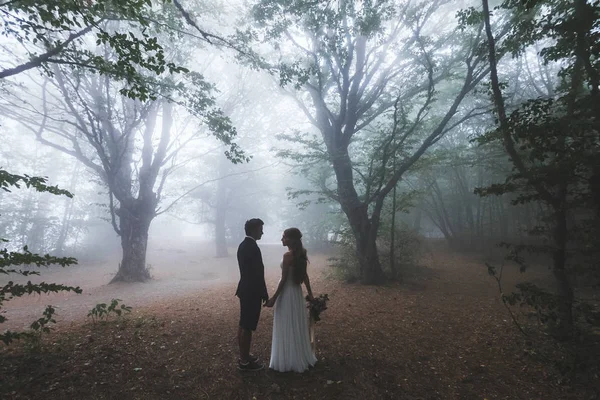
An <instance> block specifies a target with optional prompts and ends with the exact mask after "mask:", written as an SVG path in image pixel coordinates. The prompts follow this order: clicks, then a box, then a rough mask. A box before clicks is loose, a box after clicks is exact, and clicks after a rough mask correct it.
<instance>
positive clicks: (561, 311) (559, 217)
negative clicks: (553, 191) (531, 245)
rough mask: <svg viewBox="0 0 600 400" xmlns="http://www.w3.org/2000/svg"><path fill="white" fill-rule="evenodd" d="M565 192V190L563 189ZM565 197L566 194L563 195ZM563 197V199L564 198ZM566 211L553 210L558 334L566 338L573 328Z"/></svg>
mask: <svg viewBox="0 0 600 400" xmlns="http://www.w3.org/2000/svg"><path fill="white" fill-rule="evenodd" d="M565 192H566V191H565ZM564 197H566V196H564ZM564 197H563V199H564ZM567 236H568V231H567V212H566V209H565V207H564V202H563V206H562V207H560V208H558V209H557V210H556V211H555V228H554V246H555V250H554V254H553V261H554V265H553V273H554V277H555V278H556V285H557V287H556V289H557V293H558V307H557V308H558V309H557V311H558V325H557V329H558V332H557V333H558V336H559V337H561V338H567V337H569V336H570V334H571V331H572V329H573V289H572V288H571V284H570V282H569V277H568V274H567V270H566V264H567V249H566V247H567Z"/></svg>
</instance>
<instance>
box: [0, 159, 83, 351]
mask: <svg viewBox="0 0 600 400" xmlns="http://www.w3.org/2000/svg"><path fill="white" fill-rule="evenodd" d="M46 182H47V178H44V177H30V176H28V175H24V176H21V175H16V174H11V173H9V172H8V171H6V170H4V169H0V187H1V188H2V189H3V190H5V191H7V192H10V189H9V188H10V187H16V188H19V187H20V186H19V185H20V184H24V185H26V186H27V187H31V188H33V189H35V190H36V191H37V192H48V193H52V194H55V195H65V196H69V197H72V196H73V195H72V194H71V193H69V192H68V191H66V190H62V189H59V188H58V187H56V186H49V185H47V184H46ZM0 242H4V243H6V242H8V240H6V239H2V238H0ZM32 264H34V265H35V266H37V267H42V266H45V267H48V266H50V265H55V264H58V265H60V266H62V267H65V266H68V265H73V264H77V260H75V259H74V258H72V257H54V256H51V255H49V254H45V255H40V254H34V253H32V252H30V251H29V250H28V249H27V246H25V247H24V248H23V251H22V252H14V251H8V249H6V248H3V249H0V274H6V275H9V274H16V275H21V276H29V275H40V273H39V271H31V270H26V269H21V268H15V267H16V266H29V265H32ZM57 292H75V293H81V289H80V288H79V287H73V286H66V285H61V284H56V283H46V282H41V283H32V282H31V281H28V282H27V283H25V284H21V283H15V282H13V281H9V282H8V283H7V284H6V285H4V286H3V287H0V311H2V308H3V306H4V303H6V302H8V301H10V300H11V299H13V298H15V297H21V296H23V295H25V294H33V293H37V294H42V293H57ZM54 311H55V310H54V308H53V307H52V306H47V307H46V310H45V311H44V313H43V316H42V317H41V318H40V319H38V320H37V321H34V322H33V324H32V325H31V329H32V330H33V331H34V332H38V334H39V335H41V333H43V332H49V330H50V327H49V326H48V324H49V323H54V322H55V321H54V319H53V315H54ZM5 321H6V317H5V316H4V315H2V314H0V323H3V322H5ZM26 336H30V334H29V333H22V332H11V331H6V332H4V333H2V334H0V340H2V341H3V342H4V343H5V344H10V343H11V342H12V341H13V340H16V339H20V338H22V337H26Z"/></svg>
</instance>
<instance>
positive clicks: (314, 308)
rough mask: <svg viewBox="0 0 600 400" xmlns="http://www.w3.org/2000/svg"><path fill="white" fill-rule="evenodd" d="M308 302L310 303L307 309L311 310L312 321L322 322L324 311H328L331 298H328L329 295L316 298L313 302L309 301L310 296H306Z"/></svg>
mask: <svg viewBox="0 0 600 400" xmlns="http://www.w3.org/2000/svg"><path fill="white" fill-rule="evenodd" d="M306 301H308V305H307V306H306V308H308V309H309V310H310V316H311V319H312V320H313V321H315V322H317V321H319V320H321V317H320V316H319V315H320V314H321V313H322V312H323V311H325V310H327V302H328V301H329V296H327V294H322V295H320V296H319V297H316V298H314V299H313V300H312V301H311V300H309V299H308V296H306Z"/></svg>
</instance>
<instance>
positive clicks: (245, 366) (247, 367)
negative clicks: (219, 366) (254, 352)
mask: <svg viewBox="0 0 600 400" xmlns="http://www.w3.org/2000/svg"><path fill="white" fill-rule="evenodd" d="M264 367H265V366H264V365H263V364H261V363H259V362H257V361H248V362H247V363H243V362H241V361H238V369H239V370H241V371H260V370H261V369H263V368H264Z"/></svg>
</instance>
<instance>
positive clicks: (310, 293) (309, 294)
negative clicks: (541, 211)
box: [304, 272, 314, 300]
mask: <svg viewBox="0 0 600 400" xmlns="http://www.w3.org/2000/svg"><path fill="white" fill-rule="evenodd" d="M304 285H305V286H306V291H307V292H308V299H309V300H313V299H314V297H313V292H312V289H311V287H310V279H308V272H307V273H306V277H305V278H304Z"/></svg>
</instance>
